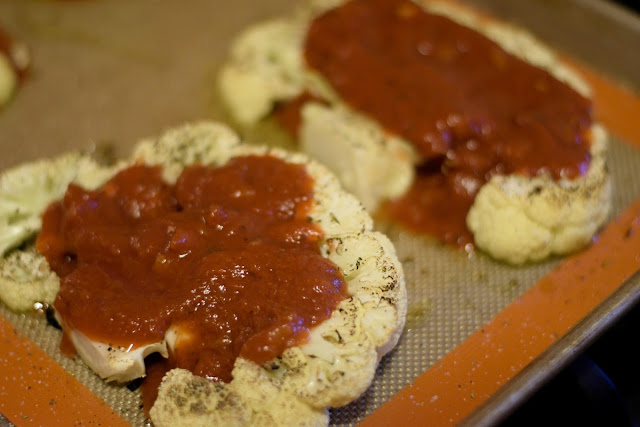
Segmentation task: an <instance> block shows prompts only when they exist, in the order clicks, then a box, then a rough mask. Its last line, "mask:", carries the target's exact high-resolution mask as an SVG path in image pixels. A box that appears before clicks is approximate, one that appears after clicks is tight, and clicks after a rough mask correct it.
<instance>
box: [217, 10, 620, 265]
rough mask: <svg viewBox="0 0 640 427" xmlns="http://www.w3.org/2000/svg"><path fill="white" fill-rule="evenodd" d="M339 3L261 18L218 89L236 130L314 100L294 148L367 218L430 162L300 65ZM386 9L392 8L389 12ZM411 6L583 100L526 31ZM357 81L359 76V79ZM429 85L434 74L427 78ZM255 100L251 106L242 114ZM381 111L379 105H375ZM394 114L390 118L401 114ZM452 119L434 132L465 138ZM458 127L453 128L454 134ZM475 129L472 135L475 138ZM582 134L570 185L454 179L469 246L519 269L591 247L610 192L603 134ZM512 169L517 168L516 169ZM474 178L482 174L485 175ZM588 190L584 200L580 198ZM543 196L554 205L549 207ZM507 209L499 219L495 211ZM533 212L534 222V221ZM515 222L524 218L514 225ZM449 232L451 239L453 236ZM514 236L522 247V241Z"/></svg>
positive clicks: (237, 47)
mask: <svg viewBox="0 0 640 427" xmlns="http://www.w3.org/2000/svg"><path fill="white" fill-rule="evenodd" d="M344 3H346V2H345V1H343V0H331V1H329V0H317V1H310V2H309V4H308V5H307V8H305V9H304V10H301V11H299V12H298V13H297V14H294V15H292V16H291V17H289V18H288V19H285V18H281V19H277V20H273V21H268V22H265V23H261V24H257V25H255V26H253V27H251V28H249V29H247V30H246V31H245V32H243V33H242V34H240V35H239V37H238V38H237V39H236V41H235V42H234V43H233V45H232V48H231V51H230V57H229V59H228V61H227V62H226V64H224V66H223V67H222V70H221V72H220V79H219V87H220V93H221V97H222V99H223V100H224V101H225V103H226V105H227V106H228V109H229V112H230V114H231V115H232V116H233V117H234V119H235V120H236V121H237V122H238V123H239V124H240V125H242V126H251V125H253V124H255V123H257V122H258V121H260V120H262V119H264V118H266V117H268V116H269V115H270V114H271V113H272V112H273V109H274V106H276V105H277V104H279V103H281V102H283V101H290V100H293V99H294V98H298V97H302V96H304V95H305V94H307V93H309V94H311V95H313V98H319V99H321V100H323V102H316V101H311V102H307V103H306V104H305V105H304V106H303V107H302V110H301V113H300V114H301V123H300V127H299V130H298V138H299V141H300V147H301V149H302V150H303V151H305V152H306V153H308V154H310V155H311V156H313V157H315V158H317V159H318V160H320V161H322V162H323V163H325V164H326V165H327V166H328V167H329V168H331V169H332V170H333V171H334V172H335V173H336V174H337V175H338V177H339V178H340V180H341V181H342V183H343V185H345V187H346V188H347V189H348V190H350V191H352V192H353V193H354V194H355V195H356V196H357V197H359V198H360V199H361V200H362V201H363V204H364V205H365V207H366V208H367V209H368V210H369V211H375V210H377V209H378V208H379V207H380V205H381V204H382V203H383V202H384V201H385V200H389V199H394V198H397V197H398V196H401V195H403V194H407V192H408V189H409V188H410V186H411V185H412V183H413V182H414V179H415V178H414V177H415V175H416V174H415V169H416V167H417V166H418V165H420V166H421V167H424V166H425V165H426V166H428V167H435V166H434V164H433V162H431V163H429V162H430V160H432V159H431V158H430V157H429V155H430V154H429V153H428V150H427V152H426V154H425V149H424V147H423V146H420V144H416V145H415V146H414V145H413V144H410V143H409V142H408V141H407V140H405V139H403V138H400V137H397V136H394V135H393V134H392V133H391V132H389V131H388V130H387V129H386V128H385V127H384V126H383V125H381V124H380V123H378V122H377V121H374V120H372V119H371V118H368V117H365V116H364V115H363V113H360V112H359V111H355V110H354V109H353V108H351V107H349V106H348V105H346V104H345V102H344V101H342V100H341V99H340V96H339V95H338V94H337V93H336V90H334V88H332V86H331V85H330V84H329V83H328V81H327V80H325V79H324V78H323V77H322V76H321V75H320V74H319V73H318V72H316V71H314V70H312V69H311V68H310V67H308V66H307V65H306V64H305V60H304V54H303V52H304V49H305V39H306V38H307V36H308V34H309V37H311V36H310V34H311V33H310V32H309V33H308V31H309V29H310V28H311V27H312V25H311V24H312V22H313V20H314V19H315V18H317V17H318V16H320V15H321V14H322V13H323V12H326V11H327V10H329V9H332V8H335V7H338V6H341V5H343V4H344ZM378 3H384V5H385V6H384V7H387V6H388V5H387V3H389V4H390V3H392V2H387V3H385V2H378ZM395 4H396V3H393V5H394V7H395ZM415 4H419V5H420V6H422V7H423V8H424V9H425V10H426V11H428V12H430V13H432V14H434V15H438V16H439V15H442V16H445V17H448V18H449V19H451V20H453V21H454V22H457V23H458V24H461V25H463V26H464V27H466V28H470V29H472V30H475V31H477V32H479V33H481V34H483V35H485V36H486V37H487V38H488V39H489V40H490V41H491V42H490V43H492V42H495V43H496V44H497V45H498V46H499V47H500V48H501V49H502V50H504V51H505V52H507V53H508V54H511V55H513V56H515V57H517V58H520V59H523V60H524V61H526V62H528V63H529V64H531V65H533V66H534V67H538V68H539V69H541V70H545V71H546V72H548V73H549V74H550V75H551V76H553V78H554V79H551V80H553V81H554V83H553V84H557V83H556V81H559V82H564V83H565V84H566V85H568V86H569V87H571V88H572V89H573V90H574V91H575V92H577V93H578V94H580V95H581V96H582V97H584V98H588V97H589V88H588V87H587V85H586V84H585V83H584V82H583V81H582V80H581V79H580V77H579V76H577V75H576V74H575V73H574V72H572V71H571V70H570V69H569V68H567V67H566V66H564V65H563V64H562V63H560V62H559V61H558V60H557V58H556V57H555V56H554V55H553V54H552V53H551V52H550V51H549V49H547V48H546V47H545V46H543V45H541V44H540V43H539V42H538V41H537V40H536V39H534V38H533V37H531V36H530V35H529V34H528V33H526V32H524V31H522V30H520V29H517V28H514V27H512V26H508V25H505V24H500V23H495V22H490V21H487V20H481V19H478V18H477V17H476V16H475V15H474V14H473V13H471V12H469V11H468V10H467V9H465V8H464V7H461V6H457V5H455V4H451V3H449V2H440V1H426V0H425V1H419V2H418V1H417V2H415ZM415 4H414V3H410V2H398V5H399V6H398V8H399V9H398V10H397V11H396V13H397V14H398V15H402V16H404V17H408V18H407V19H410V17H411V16H412V14H414V13H415V12H414V11H413V9H415ZM323 18H324V17H323ZM445 47H446V46H445ZM320 48H321V49H322V48H323V46H322V45H321V46H320ZM437 48H438V46H435V47H434V46H426V45H425V46H422V45H419V46H418V51H419V53H420V54H421V55H424V56H428V55H432V54H433V55H436V54H437V55H440V54H442V55H445V54H447V51H446V49H445V51H443V52H440V51H438V50H437ZM430 49H434V51H433V52H432V51H431V50H430ZM343 50H345V51H344V52H343V54H344V55H347V56H348V55H350V54H351V51H349V50H348V49H346V48H345V49H343ZM463 51H464V49H463ZM494 53H495V52H493V53H492V55H493V54H494ZM357 54H360V52H359V51H358V53H357ZM449 54H451V52H449ZM451 55H453V54H451ZM500 55H501V54H496V55H494V56H491V55H488V56H491V57H490V58H488V59H489V61H488V62H492V61H493V63H495V66H496V67H500V64H501V60H500ZM445 57H446V55H445ZM307 61H309V58H307ZM365 78H366V76H364V75H363V79H365ZM429 78H435V79H437V78H439V77H438V76H431V75H429ZM506 80H508V79H506ZM250 81H252V82H254V83H255V82H262V83H260V84H257V85H255V86H256V87H255V88H254V87H253V86H251V85H250V84H249V82H250ZM412 81H415V80H412ZM443 84H447V81H446V79H443ZM546 85H547V83H544V84H542V83H538V86H535V85H533V86H535V87H529V88H527V87H523V88H521V90H531V91H534V92H536V91H539V92H542V93H544V91H545V88H547V86H546ZM258 86H259V88H258ZM554 87H555V86H554ZM519 90H520V89H519ZM554 90H555V89H554ZM409 92H410V91H409ZM454 92H455V91H454ZM358 93H360V92H358ZM402 93H405V92H402ZM511 93H515V92H514V91H512V92H511ZM365 95H366V94H365ZM409 95H410V94H407V96H409ZM453 95H455V94H452V96H453ZM256 99H258V101H257V103H256V104H257V105H259V106H260V107H259V108H255V109H254V108H253V107H248V108H247V107H246V106H247V105H249V104H251V103H252V102H254V101H255V100H256ZM381 104H383V103H381ZM381 108H385V107H384V105H382V107H381ZM399 108H400V107H398V109H396V110H394V111H400V110H399ZM569 108H571V107H569ZM391 110H393V109H391ZM248 111H249V112H250V113H248ZM551 116H553V114H551ZM454 119H455V118H451V123H449V118H447V120H446V122H447V123H446V124H444V123H443V124H442V126H444V128H447V126H450V127H451V129H450V130H451V131H452V132H454V133H455V132H458V130H459V129H462V132H466V131H467V130H466V129H467V128H466V127H465V126H466V125H465V124H464V123H459V122H456V120H454ZM459 125H461V126H460V127H456V126H459ZM438 126H440V125H438ZM473 126H474V124H473V123H471V124H470V125H469V126H468V127H469V128H470V129H474V127H473ZM474 132H476V131H474ZM483 132H484V131H482V132H481V133H482V134H484V133H483ZM585 133H586V134H587V136H585V139H587V140H588V142H590V143H591V146H590V147H589V152H588V153H587V152H586V149H585V155H586V156H587V157H588V156H589V155H590V158H591V160H590V163H589V167H588V170H587V171H586V172H585V173H583V174H581V175H580V176H578V177H577V178H571V179H567V178H562V179H556V178H552V175H551V174H547V173H546V172H544V167H541V168H540V169H539V170H538V172H537V173H538V175H536V176H531V177H529V176H525V174H521V173H520V172H504V170H501V169H500V167H498V166H496V167H495V170H494V169H491V170H490V178H486V179H487V180H488V181H486V182H485V178H484V176H478V177H474V176H465V175H464V174H460V178H459V179H460V181H459V182H460V183H461V184H460V185H462V186H463V187H464V190H465V191H467V192H468V193H469V194H474V195H475V194H477V195H478V199H477V200H475V201H473V202H471V201H470V202H469V203H473V205H472V207H471V209H470V210H469V211H468V214H467V218H466V224H467V227H466V229H467V230H468V231H465V232H466V233H467V234H468V232H469V231H470V232H471V233H472V235H473V236H472V238H473V241H474V242H475V245H476V246H477V247H479V248H480V249H482V250H484V251H485V252H487V253H488V254H490V255H491V256H493V257H495V258H498V259H500V260H503V261H506V262H509V263H514V264H521V263H524V262H528V261H539V260H541V259H543V258H545V257H546V256H548V255H550V254H565V253H568V252H571V251H574V250H576V249H578V248H580V247H581V246H584V245H585V244H587V243H588V242H589V241H590V239H591V237H592V236H593V234H594V232H595V231H596V230H597V229H598V228H599V227H600V226H601V225H602V224H603V223H604V221H606V219H607V217H608V213H609V210H610V205H611V191H610V183H609V177H608V173H607V170H606V165H605V163H606V162H605V155H606V145H607V141H606V139H607V137H606V133H605V132H604V130H603V129H602V127H601V126H600V125H599V124H593V125H591V128H590V129H587V132H585ZM480 136H481V135H480ZM456 138H458V136H456ZM460 138H464V137H460ZM468 138H469V139H468V140H467V141H468V142H469V141H470V143H471V145H468V147H471V148H468V150H469V151H471V152H472V153H471V154H467V153H464V155H465V156H471V162H475V160H474V159H473V155H474V154H473V150H474V148H473V147H472V145H473V142H474V141H473V139H474V135H473V134H472V135H471V136H469V137H468ZM508 143H509V141H506V143H505V147H507V148H505V149H504V150H503V152H506V151H509V149H508ZM414 144H415V143H414ZM433 147H434V149H435V150H436V151H437V150H442V151H441V152H440V154H439V155H441V156H442V158H443V159H444V160H443V165H444V166H443V167H445V168H447V167H449V166H448V165H449V164H454V166H453V167H454V168H455V167H456V166H455V162H456V161H457V158H456V157H455V156H456V155H457V154H458V153H456V152H453V151H452V150H450V149H448V148H447V147H442V146H439V145H438V144H435V145H434V146H433ZM447 150H448V151H447ZM445 154H446V155H445ZM549 157H553V156H549ZM547 158H548V157H547ZM476 164H477V162H476ZM536 167H537V166H536ZM514 169H516V170H519V169H517V168H516V167H514ZM482 171H483V172H482V173H483V174H484V170H482ZM534 175H535V173H534ZM454 179H458V177H455V178H454ZM452 181H453V180H452ZM456 182H458V181H456ZM505 183H508V184H505ZM456 185H458V184H456ZM481 187H482V188H481ZM484 187H487V188H486V189H484ZM532 189H536V190H535V191H532ZM578 189H579V190H578ZM587 193H588V194H589V195H590V197H585V194H587ZM523 194H526V195H527V196H526V199H527V202H526V203H521V202H520V201H519V200H520V199H521V198H522V195H523ZM551 194H553V196H550V195H551ZM489 195H491V197H490V198H489V197H488V196H489ZM512 198H513V200H510V199H512ZM550 198H554V200H555V201H554V202H553V203H551V202H549V200H550ZM498 199H499V200H500V202H499V203H498V202H497V200H498ZM444 206H445V208H444V209H443V211H445V212H446V198H445V201H444ZM506 206H508V210H509V213H508V214H506V213H497V212H498V211H500V210H501V209H502V208H503V207H504V208H506ZM527 206H529V207H527ZM530 206H534V208H531V207H530ZM584 212H592V213H590V214H584ZM536 215H542V217H540V218H536ZM506 218H509V221H511V222H509V223H508V224H504V226H502V227H501V228H500V229H499V231H500V232H499V233H497V232H496V231H497V230H498V228H497V224H499V221H502V220H506ZM516 218H519V219H516ZM522 218H527V219H528V220H527V221H524V220H521V219H522ZM548 218H554V222H553V223H551V222H550V221H548ZM459 222H461V225H460V227H462V228H465V227H464V221H459ZM455 232H456V233H458V231H457V230H456V231H455ZM523 239H527V240H529V239H530V241H527V242H523ZM454 240H455V239H454ZM458 240H461V241H462V240H464V239H458ZM463 244H464V243H463Z"/></svg>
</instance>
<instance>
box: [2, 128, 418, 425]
mask: <svg viewBox="0 0 640 427" xmlns="http://www.w3.org/2000/svg"><path fill="white" fill-rule="evenodd" d="M248 154H266V155H272V156H276V157H279V158H281V159H284V160H285V161H287V162H290V163H296V164H303V165H305V168H306V170H307V173H308V174H309V175H310V176H311V177H312V178H313V180H314V201H315V207H314V208H313V210H312V211H311V214H310V217H311V220H312V221H313V222H315V223H317V224H318V225H319V226H320V227H321V229H322V230H323V231H324V240H323V242H322V244H321V251H322V254H323V255H324V256H326V257H327V258H329V259H330V260H332V261H333V262H334V263H335V264H336V265H337V266H338V267H339V268H340V270H341V271H342V272H343V275H344V277H345V281H346V282H347V286H348V291H349V295H350V296H349V297H348V298H346V299H345V300H343V301H342V302H341V303H340V304H339V306H338V308H337V309H336V310H335V311H334V312H333V314H332V316H331V317H330V318H329V319H328V320H327V321H325V322H323V323H322V324H320V325H318V326H316V327H315V328H314V329H312V330H311V333H310V339H309V341H308V342H306V343H305V344H303V345H300V346H298V347H293V348H289V349H287V350H285V352H284V353H283V354H282V355H281V356H279V357H277V358H275V359H273V360H271V361H269V362H266V363H265V364H263V365H261V366H259V365H257V364H255V363H253V362H250V361H248V360H245V359H242V358H238V359H237V360H236V363H235V366H234V369H233V380H232V381H231V382H230V383H215V382H212V381H209V380H206V379H204V378H200V377H196V376H194V375H192V374H191V373H190V372H188V371H185V370H181V369H176V370H173V371H170V372H169V373H168V374H167V376H166V377H165V378H164V380H163V382H162V384H161V386H160V389H159V396H158V399H157V400H156V403H155V404H154V406H153V407H152V408H151V418H152V421H153V422H154V424H155V425H158V426H164V425H212V424H213V425H216V424H218V423H221V424H224V425H326V424H327V423H328V414H327V410H326V409H327V407H331V406H341V405H345V404H348V403H349V402H351V401H353V400H354V399H356V398H357V397H358V396H360V394H362V393H363V392H364V391H365V390H366V388H367V387H368V386H369V385H370V383H371V381H372V379H373V376H374V374H375V370H376V367H377V364H378V362H379V360H380V358H381V357H382V356H383V355H385V354H386V353H387V352H389V351H390V350H391V349H392V348H393V347H394V346H395V345H396V343H397V342H398V339H399V337H400V334H401V331H402V328H403V325H404V321H405V317H406V308H407V301H406V289H405V283H404V275H403V271H402V267H401V264H400V262H399V260H398V258H397V256H396V254H395V249H394V247H393V245H392V244H391V243H390V241H389V240H388V239H387V238H386V237H385V236H384V235H382V234H380V233H378V232H374V231H372V225H373V221H372V220H371V217H370V216H369V214H367V212H366V210H365V209H364V208H363V206H362V204H361V203H360V202H359V201H358V200H357V199H356V198H355V197H353V196H352V195H351V194H349V193H347V192H345V191H344V190H343V189H342V188H341V186H340V184H339V181H338V180H337V178H336V177H335V176H334V175H333V174H331V173H330V172H328V170H327V169H326V168H325V167H324V166H322V165H320V164H319V163H317V162H315V161H313V160H310V159H309V158H308V157H307V156H305V155H303V154H296V153H290V152H285V151H283V150H280V149H274V148H269V147H266V146H249V145H246V144H243V143H241V142H240V140H239V138H238V137H237V136H236V135H235V134H234V133H233V132H231V131H230V130H229V129H228V128H226V127H225V126H223V125H220V124H217V123H197V124H191V125H185V126H182V127H179V128H176V129H172V130H169V131H168V132H166V133H164V134H163V135H161V136H160V137H158V138H151V139H146V140H144V141H141V142H140V143H138V144H137V145H136V146H135V148H134V150H133V154H132V156H131V158H130V159H129V160H126V161H124V162H122V163H120V164H118V166H117V167H114V168H113V169H111V170H110V172H109V173H107V172H106V170H104V169H102V168H100V167H99V166H97V165H92V167H95V171H96V175H95V176H93V177H92V178H91V179H89V176H90V175H91V174H90V173H89V171H90V169H91V168H89V167H88V165H89V163H86V162H87V161H88V160H87V159H85V158H84V157H83V156H82V155H77V154H73V155H69V156H63V157H60V158H58V159H53V160H48V161H47V160H43V161H40V162H36V163H33V164H27V165H23V166H19V167H17V168H14V169H12V170H9V171H7V172H5V173H4V174H3V175H2V176H1V178H0V179H2V181H1V182H2V183H3V187H2V188H3V193H2V197H3V199H2V201H3V202H4V201H5V200H9V201H11V203H12V205H11V206H12V207H13V208H15V209H18V208H20V212H21V216H20V218H23V217H27V216H28V217H30V218H39V214H40V213H41V212H42V211H43V210H44V208H45V207H46V205H47V203H48V202H49V201H51V200H53V199H55V198H58V197H60V196H61V195H62V193H63V192H64V187H65V186H66V184H63V182H66V183H67V184H68V183H69V182H72V181H73V182H78V183H85V185H87V186H91V187H96V186H98V185H99V184H98V183H99V182H104V181H106V180H107V179H108V178H109V177H110V176H112V175H113V174H114V173H115V171H116V170H119V168H120V167H124V166H126V165H129V164H135V163H139V162H144V163H146V164H150V165H162V166H163V167H164V168H163V171H164V177H165V179H166V180H167V181H169V182H172V181H174V180H175V179H176V177H177V175H178V174H179V173H180V171H181V170H182V168H183V167H184V166H186V165H189V164H191V163H193V162H200V163H204V164H211V165H214V166H215V165H223V164H225V163H226V162H227V161H229V160H230V159H231V158H233V157H236V156H242V155H248ZM85 163H86V165H87V166H78V165H79V164H82V165H85ZM60 164H65V165H71V166H69V167H65V168H61V167H60ZM16 171H17V172H16ZM61 171H66V174H64V177H61V175H63V174H62V173H61ZM30 172H33V173H30ZM85 172H86V173H85ZM18 173H19V174H22V175H18ZM7 176H9V177H13V178H15V177H16V176H23V177H24V178H23V179H13V178H12V179H9V178H7ZM54 177H55V178H59V179H57V180H55V182H50V180H52V179H53V178H54ZM42 182H47V183H48V186H47V187H46V189H49V192H46V191H45V190H44V188H45V187H43V189H42V190H40V192H37V193H34V190H35V188H38V187H41V184H42ZM29 185H32V186H33V187H30V186H29ZM34 187H35V188H34ZM18 194H37V195H38V198H37V203H34V202H33V200H35V199H33V198H27V199H26V202H25V203H22V200H23V199H21V198H20V197H18ZM23 204H24V205H25V206H27V207H28V209H27V210H25V209H26V208H22V206H23ZM3 206H4V203H3ZM8 212H9V213H11V212H14V209H12V210H8ZM5 215H7V214H5ZM7 222H8V221H7ZM14 222H15V221H14ZM32 222H33V224H31V223H29V225H30V226H33V227H32V228H29V233H26V232H25V234H24V235H25V237H24V238H23V239H22V240H24V239H26V238H29V237H32V235H33V234H34V233H37V230H38V229H39V223H37V221H35V220H33V219H32ZM13 234H15V233H13ZM20 245H21V240H20V239H17V238H15V237H14V238H13V239H12V240H11V244H10V245H8V247H7V251H8V252H7V253H6V254H4V258H3V261H2V262H3V264H2V269H1V272H2V281H0V297H2V300H3V301H4V302H5V303H8V304H9V305H10V307H12V308H14V307H16V308H20V309H22V308H27V307H29V306H30V304H31V305H32V304H33V301H34V300H38V301H46V302H51V301H52V300H53V297H54V296H55V291H57V286H58V281H57V277H55V275H54V274H53V273H51V272H50V271H49V269H48V267H47V266H46V260H44V258H43V257H42V256H40V255H38V254H36V253H35V252H33V251H32V249H29V251H25V250H23V249H22V246H20ZM9 247H11V248H14V249H8V248H9ZM43 263H44V265H43ZM7 272H9V273H7ZM20 281H22V282H20ZM38 281H39V282H44V281H47V283H49V284H48V285H46V286H45V285H42V286H40V285H39V284H37V283H36V282H38ZM6 283H9V284H10V285H11V286H9V287H8V288H7V287H6V286H5V284H6ZM24 283H28V287H27V286H26V285H24ZM34 283H36V284H34ZM19 286H22V288H19ZM38 286H40V287H38ZM7 289H9V291H7ZM20 298H22V299H23V301H18V302H16V301H17V300H20ZM60 321H61V323H62V325H63V327H64V326H65V325H64V323H63V321H62V319H60ZM66 332H67V333H68V334H69V335H70V339H71V341H72V342H73V343H74V345H75V346H76V349H77V350H78V353H79V355H80V356H81V357H82V358H83V360H84V361H85V362H86V364H87V365H88V366H89V367H91V368H92V369H93V370H94V371H96V372H97V373H98V374H99V375H100V376H102V377H103V378H105V379H106V380H116V381H129V380H131V379H133V378H136V377H139V376H143V375H144V364H143V360H144V357H145V356H146V355H148V354H150V353H152V352H158V353H160V354H161V355H163V356H165V357H166V356H167V352H168V351H170V350H171V348H172V347H173V345H174V342H175V340H176V334H179V333H180V331H174V330H172V329H170V330H169V331H168V332H167V334H166V335H165V338H164V340H163V341H162V342H158V343H152V344H150V345H148V346H144V347H139V348H124V347H114V346H110V345H109V344H108V343H101V342H95V341H92V340H90V339H88V338H87V337H86V336H84V335H83V334H82V333H80V332H79V331H75V330H66Z"/></svg>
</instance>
